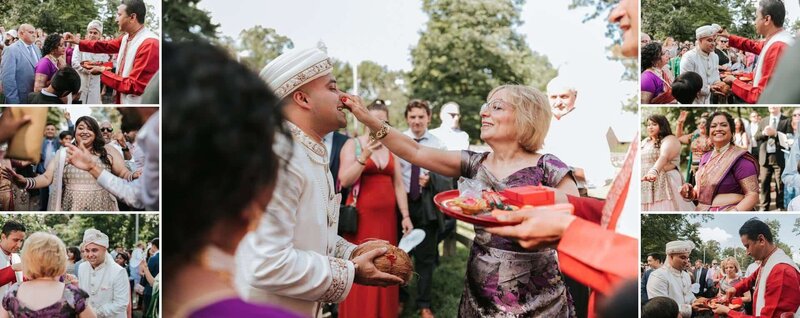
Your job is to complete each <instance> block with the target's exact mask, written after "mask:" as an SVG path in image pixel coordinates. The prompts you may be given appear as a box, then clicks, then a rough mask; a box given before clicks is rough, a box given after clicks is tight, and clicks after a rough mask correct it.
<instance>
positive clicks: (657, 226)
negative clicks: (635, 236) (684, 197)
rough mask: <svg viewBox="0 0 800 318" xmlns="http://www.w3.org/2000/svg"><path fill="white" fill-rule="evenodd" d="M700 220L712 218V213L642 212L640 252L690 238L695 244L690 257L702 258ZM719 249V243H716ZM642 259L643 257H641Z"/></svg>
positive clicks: (655, 250)
mask: <svg viewBox="0 0 800 318" xmlns="http://www.w3.org/2000/svg"><path fill="white" fill-rule="evenodd" d="M698 218H699V219H700V221H705V220H710V219H713V216H712V215H708V214H705V215H688V214H642V240H641V242H642V244H641V246H642V251H641V252H642V253H641V255H643V256H646V255H647V253H651V252H657V251H663V250H664V247H665V246H666V245H667V243H668V242H670V241H675V240H679V239H680V240H690V241H692V242H694V243H695V246H697V248H696V249H694V250H693V251H692V254H691V255H690V257H691V258H692V259H695V258H702V255H703V254H702V253H703V252H702V245H703V242H702V240H700V232H699V228H700V222H696V221H695V220H696V219H698ZM717 249H719V243H717ZM642 260H644V258H642Z"/></svg>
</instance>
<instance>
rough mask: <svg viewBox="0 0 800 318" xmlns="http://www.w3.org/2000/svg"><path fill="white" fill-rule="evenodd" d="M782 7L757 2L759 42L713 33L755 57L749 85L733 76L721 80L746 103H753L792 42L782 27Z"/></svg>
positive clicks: (772, 0) (773, 0)
mask: <svg viewBox="0 0 800 318" xmlns="http://www.w3.org/2000/svg"><path fill="white" fill-rule="evenodd" d="M785 17H786V8H785V7H784V4H783V1H781V0H761V1H759V3H758V8H756V21H755V26H756V32H757V33H758V34H760V35H763V36H764V40H763V41H756V40H750V39H747V38H744V37H741V36H736V35H732V34H729V33H728V31H726V30H719V31H717V33H718V34H719V35H721V36H724V37H727V38H729V39H730V44H731V46H732V47H734V48H737V49H739V50H742V51H745V52H750V53H753V54H757V55H758V61H757V62H756V69H755V70H754V71H753V74H752V79H753V82H752V83H751V82H749V81H742V80H739V79H737V78H736V77H735V76H733V75H728V76H726V77H725V79H724V81H725V83H728V84H729V85H731V86H732V87H731V89H732V90H733V93H734V94H735V95H736V96H738V97H739V98H741V99H742V100H744V101H745V102H746V103H748V104H755V103H756V102H757V101H758V98H759V96H761V91H763V90H764V88H765V87H766V86H767V82H769V80H770V77H771V76H772V73H773V72H774V71H775V65H777V64H778V60H779V59H780V58H781V56H782V55H783V52H785V51H786V49H787V48H788V47H790V46H791V45H792V44H793V43H794V38H793V37H792V34H791V33H790V32H789V31H787V30H785V29H784V28H783V22H784V20H785Z"/></svg>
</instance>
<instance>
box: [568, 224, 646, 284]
mask: <svg viewBox="0 0 800 318" xmlns="http://www.w3.org/2000/svg"><path fill="white" fill-rule="evenodd" d="M638 249H639V242H638V241H637V240H636V239H635V238H632V237H629V236H625V235H622V234H618V233H614V231H611V230H607V229H604V228H602V227H600V225H597V224H593V223H590V222H588V221H585V220H583V219H580V218H576V219H575V220H574V221H572V223H571V224H570V225H569V227H567V229H566V230H565V231H564V235H563V236H562V237H561V241H560V242H559V244H558V246H557V248H556V250H557V251H558V260H559V264H560V266H561V271H562V272H564V274H566V275H568V276H570V277H572V278H574V279H575V280H577V281H579V282H580V283H582V284H584V285H587V286H589V287H591V288H592V289H594V290H596V291H598V292H599V293H601V294H608V293H610V292H611V291H612V290H613V288H614V287H616V284H617V283H620V282H622V281H623V280H625V279H629V278H634V279H635V278H636V275H637V274H638V268H637V264H639V259H638V253H637V252H636V251H637V250H638Z"/></svg>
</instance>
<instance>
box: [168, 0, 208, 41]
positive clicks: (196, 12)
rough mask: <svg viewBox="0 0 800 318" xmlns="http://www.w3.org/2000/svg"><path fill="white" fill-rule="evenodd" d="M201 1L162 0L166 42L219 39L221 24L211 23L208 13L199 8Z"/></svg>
mask: <svg viewBox="0 0 800 318" xmlns="http://www.w3.org/2000/svg"><path fill="white" fill-rule="evenodd" d="M198 2H200V0H162V2H161V5H162V19H163V22H164V29H163V30H164V40H166V41H192V40H196V39H198V38H204V39H208V40H213V39H216V38H217V29H218V28H219V24H214V23H212V22H211V16H210V15H209V12H208V11H205V10H201V9H199V8H197V3H198Z"/></svg>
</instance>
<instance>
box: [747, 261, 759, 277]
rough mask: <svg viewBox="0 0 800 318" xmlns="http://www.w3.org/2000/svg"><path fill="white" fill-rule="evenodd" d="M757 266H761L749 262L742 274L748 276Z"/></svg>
mask: <svg viewBox="0 0 800 318" xmlns="http://www.w3.org/2000/svg"><path fill="white" fill-rule="evenodd" d="M759 266H761V264H758V263H755V262H753V263H750V265H747V271H745V273H744V276H745V277H750V275H752V274H753V273H755V272H756V270H757V269H758V267H759Z"/></svg>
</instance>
